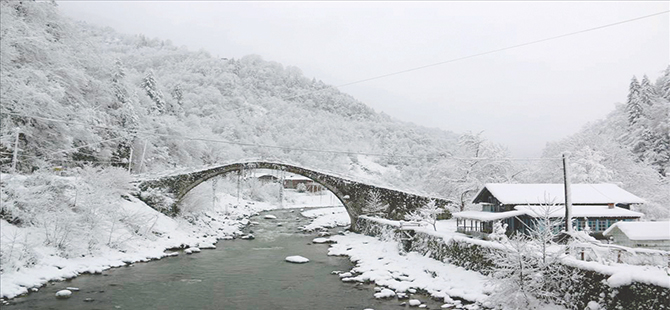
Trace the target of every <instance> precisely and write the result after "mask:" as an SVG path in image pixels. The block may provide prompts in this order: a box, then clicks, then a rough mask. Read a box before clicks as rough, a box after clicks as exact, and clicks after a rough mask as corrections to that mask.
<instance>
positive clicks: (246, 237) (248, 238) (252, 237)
mask: <svg viewBox="0 0 670 310" xmlns="http://www.w3.org/2000/svg"><path fill="white" fill-rule="evenodd" d="M240 239H244V240H253V239H256V237H254V235H253V234H247V235H243V236H242V237H240Z"/></svg>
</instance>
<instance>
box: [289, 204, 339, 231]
mask: <svg viewBox="0 0 670 310" xmlns="http://www.w3.org/2000/svg"><path fill="white" fill-rule="evenodd" d="M301 214H302V216H304V217H308V218H311V219H313V220H312V222H311V223H310V224H309V225H306V226H305V227H303V228H302V230H304V231H315V230H319V229H320V228H334V227H346V226H349V223H350V222H351V220H350V219H349V213H347V210H346V209H344V207H332V208H320V209H312V210H307V211H303V212H302V213H301Z"/></svg>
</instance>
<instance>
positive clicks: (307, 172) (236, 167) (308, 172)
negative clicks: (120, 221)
mask: <svg viewBox="0 0 670 310" xmlns="http://www.w3.org/2000/svg"><path fill="white" fill-rule="evenodd" d="M244 169H272V170H280V171H286V172H290V173H294V174H298V175H302V176H304V177H307V178H309V179H312V180H313V181H314V182H317V183H319V184H321V185H322V186H323V187H325V188H326V189H328V190H329V191H331V192H332V193H333V194H334V195H335V196H336V197H337V199H339V200H340V202H342V204H343V205H344V207H345V209H346V210H347V213H348V214H349V218H350V219H351V227H350V229H351V230H353V231H356V230H357V227H356V222H357V220H358V215H360V214H362V210H363V208H364V206H365V205H366V201H367V198H368V196H369V194H370V192H372V191H376V192H378V193H379V194H380V196H381V200H382V203H384V204H386V205H388V208H387V212H386V213H387V214H386V215H385V217H387V218H390V219H403V218H404V215H405V214H407V213H408V212H410V211H412V210H414V209H416V208H418V207H421V206H422V205H425V204H426V203H428V201H430V200H431V199H432V200H435V201H436V203H437V204H438V205H440V206H444V205H446V204H450V203H451V202H450V201H447V200H444V199H436V198H430V197H425V196H419V195H416V194H410V193H406V192H402V191H398V190H393V189H388V188H383V187H378V186H374V185H369V184H365V183H362V182H357V181H353V180H350V179H347V178H344V177H340V176H335V175H332V174H329V173H324V172H319V171H316V170H312V169H308V168H303V167H299V166H296V165H291V164H284V163H277V162H267V161H249V162H241V163H232V164H226V165H221V166H217V167H213V168H207V169H203V170H199V171H194V172H190V173H184V174H177V175H170V176H164V177H159V178H155V179H150V180H144V181H141V182H140V183H139V186H138V187H139V189H140V191H141V192H142V191H147V190H149V189H162V190H163V191H165V192H167V193H168V194H169V195H171V196H172V198H173V199H174V205H173V206H172V209H173V210H178V206H179V204H180V203H181V200H182V199H183V198H184V197H185V196H186V194H187V193H188V192H190V191H191V190H192V189H193V188H195V187H196V186H198V185H200V184H202V183H203V182H206V181H207V180H209V179H211V178H214V177H216V176H220V175H226V174H228V173H231V172H233V171H241V170H244ZM140 196H142V195H141V194H140ZM145 202H146V201H145ZM148 203H149V202H148ZM149 204H150V203H149Z"/></svg>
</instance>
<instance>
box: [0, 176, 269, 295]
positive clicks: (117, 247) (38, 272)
mask: <svg viewBox="0 0 670 310" xmlns="http://www.w3.org/2000/svg"><path fill="white" fill-rule="evenodd" d="M38 181H40V182H43V183H44V186H42V185H40V186H41V188H40V186H35V184H29V183H27V182H33V183H35V182H38ZM74 181H75V180H73V179H71V178H62V177H53V176H48V177H44V178H41V179H36V178H35V177H28V178H26V177H23V176H8V175H3V176H2V182H3V192H2V195H3V196H2V199H3V200H2V201H3V211H8V212H13V217H12V218H13V219H14V220H13V223H10V222H8V221H7V220H5V218H7V217H5V218H3V219H1V220H0V236H1V238H2V240H1V242H0V250H1V252H0V253H2V255H1V258H2V273H1V274H0V297H2V298H13V297H16V296H18V295H21V294H25V293H28V292H30V291H34V290H37V289H39V287H41V286H42V285H44V284H46V283H47V282H48V281H60V280H65V279H68V278H73V277H76V276H77V275H79V274H83V273H100V272H102V271H103V270H105V269H109V268H112V267H120V266H126V265H130V264H132V263H135V262H144V261H149V260H154V259H159V258H163V257H166V256H173V255H175V253H179V250H180V249H186V248H190V249H195V248H203V249H206V248H214V247H215V246H214V244H216V242H217V240H219V239H232V238H234V237H237V236H239V235H241V232H240V229H241V228H243V227H244V226H245V225H246V224H248V219H247V218H248V217H250V216H251V215H254V214H257V213H258V212H260V211H264V210H270V209H275V208H276V206H274V205H271V204H267V203H260V202H253V201H245V200H241V201H240V204H239V206H238V204H237V198H235V197H232V196H230V195H225V194H224V195H219V204H218V206H219V208H216V209H209V210H207V211H204V212H202V213H200V214H198V215H190V216H187V217H176V218H171V217H168V216H165V215H164V214H162V213H160V212H158V211H156V210H154V209H152V208H151V207H149V206H148V205H146V204H145V203H143V202H142V201H140V200H138V199H136V198H135V197H132V196H129V195H125V194H124V195H115V196H114V195H112V196H114V198H112V199H111V201H110V200H106V199H102V198H100V197H103V198H106V197H104V196H105V195H104V194H101V193H99V192H98V191H100V187H91V188H88V189H91V190H92V191H91V195H90V196H91V197H90V198H91V199H93V198H97V199H100V200H102V204H96V203H95V202H94V201H92V200H91V201H86V199H87V197H86V195H87V194H86V192H85V190H86V189H85V188H84V186H83V184H76V183H74ZM28 185H30V186H28ZM45 188H46V189H49V190H50V191H49V192H46V193H45V192H44V191H43V190H44V189H45ZM54 189H62V192H63V193H64V194H63V195H62V196H63V197H66V198H67V197H76V199H78V200H79V201H74V202H69V203H62V204H59V202H60V201H66V202H67V200H66V199H65V198H63V197H61V196H58V197H53V195H54V194H53V192H52V190H54ZM70 191H74V192H70ZM54 192H55V191H54ZM45 195H46V196H47V197H48V198H50V199H51V200H50V201H45V202H44V203H51V204H53V205H54V206H55V207H52V208H50V207H49V206H48V205H47V206H44V207H42V206H41V205H39V204H35V205H31V207H30V208H21V206H23V205H22V204H23V202H22V201H26V200H28V199H32V200H31V201H38V202H40V201H41V200H38V199H42V200H44V198H43V197H42V196H45ZM121 197H123V198H121ZM17 206H18V207H17ZM109 206H113V207H114V208H111V207H109ZM41 208H43V209H41ZM224 210H227V212H228V213H226V212H225V211H224ZM29 212H30V213H29ZM166 250H170V251H166ZM189 252H191V253H197V251H189Z"/></svg>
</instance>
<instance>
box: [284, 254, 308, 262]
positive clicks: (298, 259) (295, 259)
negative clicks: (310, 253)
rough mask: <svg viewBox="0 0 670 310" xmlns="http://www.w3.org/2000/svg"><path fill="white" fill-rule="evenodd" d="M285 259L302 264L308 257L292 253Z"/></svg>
mask: <svg viewBox="0 0 670 310" xmlns="http://www.w3.org/2000/svg"><path fill="white" fill-rule="evenodd" d="M286 261H287V262H289V263H294V264H304V263H307V262H309V259H308V258H306V257H302V256H300V255H294V256H287V257H286Z"/></svg>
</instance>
